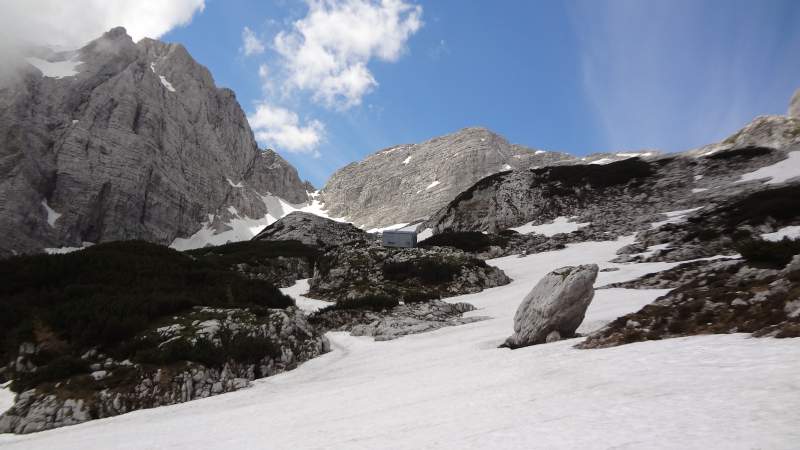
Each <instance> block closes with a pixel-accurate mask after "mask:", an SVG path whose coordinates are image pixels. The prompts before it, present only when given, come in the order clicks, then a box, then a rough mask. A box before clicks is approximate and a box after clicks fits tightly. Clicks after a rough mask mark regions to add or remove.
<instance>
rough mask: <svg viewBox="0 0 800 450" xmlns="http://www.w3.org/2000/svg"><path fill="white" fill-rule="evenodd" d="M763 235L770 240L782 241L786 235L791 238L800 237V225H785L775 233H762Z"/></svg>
mask: <svg viewBox="0 0 800 450" xmlns="http://www.w3.org/2000/svg"><path fill="white" fill-rule="evenodd" d="M761 237H762V238H764V239H766V240H768V241H781V240H783V238H785V237H788V238H789V239H796V238H800V226H798V225H792V226H788V227H783V228H781V229H779V230H778V231H776V232H774V233H766V234H762V235H761Z"/></svg>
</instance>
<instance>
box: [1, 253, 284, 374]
mask: <svg viewBox="0 0 800 450" xmlns="http://www.w3.org/2000/svg"><path fill="white" fill-rule="evenodd" d="M0 279H2V280H3V282H2V283H0V324H1V325H2V329H0V339H2V347H1V348H2V352H3V353H2V354H1V355H0V357H2V359H3V360H9V359H10V358H12V357H13V356H14V354H15V352H16V348H17V347H18V346H19V343H20V342H21V341H22V340H26V339H32V338H33V333H32V326H31V324H32V323H33V322H34V321H39V322H40V323H41V325H42V326H43V327H45V328H46V329H48V330H50V331H52V332H53V333H54V334H55V336H56V337H57V338H58V339H59V340H61V341H64V342H65V343H66V344H67V347H68V350H69V351H70V352H73V353H77V352H78V351H79V350H80V349H84V348H88V347H100V348H103V349H106V350H111V349H112V348H113V347H115V346H117V345H118V344H120V343H122V342H123V341H125V340H127V339H129V338H131V337H133V336H135V335H136V334H138V333H140V332H142V331H144V330H145V329H146V328H147V327H149V326H151V325H152V324H153V323H155V321H157V320H158V319H159V318H161V317H165V316H170V315H174V314H177V313H179V312H182V311H185V310H187V309H189V308H191V307H193V306H213V307H251V306H252V307H269V308H285V307H287V306H290V305H293V304H294V302H293V301H292V299H291V298H289V297H287V296H285V295H283V294H282V293H281V292H280V291H279V290H278V289H277V288H276V287H275V286H273V285H272V284H270V283H268V282H266V281H260V280H249V279H246V278H244V277H241V276H239V275H238V274H237V273H235V272H233V271H230V270H227V269H226V268H222V267H220V266H219V265H216V264H214V263H210V262H208V261H203V260H202V259H200V260H198V259H196V258H193V257H190V256H188V255H186V254H183V253H180V252H177V251H174V250H171V249H169V248H167V247H163V246H160V245H155V244H150V243H146V242H140V241H128V242H113V243H108V244H101V245H96V246H94V247H90V248H88V249H86V250H82V251H79V252H75V253H70V254H66V255H34V256H19V257H13V258H8V259H4V260H0ZM52 363H53V362H50V364H52Z"/></svg>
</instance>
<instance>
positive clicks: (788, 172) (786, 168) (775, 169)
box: [737, 151, 800, 184]
mask: <svg viewBox="0 0 800 450" xmlns="http://www.w3.org/2000/svg"><path fill="white" fill-rule="evenodd" d="M787 156H788V157H787V158H786V159H784V160H783V161H778V162H777V163H775V164H773V165H771V166H767V167H762V168H760V169H758V170H756V171H754V172H750V173H746V174H744V175H742V177H741V178H740V179H739V181H737V183H742V182H745V181H753V180H761V179H764V178H769V179H770V180H769V181H767V184H778V183H783V182H784V181H787V180H789V179H791V178H795V177H800V151H793V152H789V154H788V155H787Z"/></svg>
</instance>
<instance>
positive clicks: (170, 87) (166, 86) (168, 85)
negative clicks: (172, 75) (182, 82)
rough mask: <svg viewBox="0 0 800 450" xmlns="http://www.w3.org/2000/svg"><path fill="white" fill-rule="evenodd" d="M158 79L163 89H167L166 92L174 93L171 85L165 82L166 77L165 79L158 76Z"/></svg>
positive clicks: (162, 76)
mask: <svg viewBox="0 0 800 450" xmlns="http://www.w3.org/2000/svg"><path fill="white" fill-rule="evenodd" d="M158 79H160V80H161V84H162V85H164V87H165V88H167V90H168V91H170V92H175V87H173V86H172V83H170V82H169V81H167V77H165V76H164V75H159V76H158Z"/></svg>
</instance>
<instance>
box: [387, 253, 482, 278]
mask: <svg viewBox="0 0 800 450" xmlns="http://www.w3.org/2000/svg"><path fill="white" fill-rule="evenodd" d="M476 261H477V260H476ZM460 272H461V265H459V264H456V263H452V262H449V261H442V260H438V259H435V258H431V257H427V258H420V259H415V260H409V261H401V262H387V263H384V264H383V276H384V278H386V279H387V280H390V281H397V282H404V281H407V280H410V279H418V280H420V281H422V282H423V283H425V284H437V283H446V282H449V281H452V280H453V278H455V277H456V275H458V274H459V273H460Z"/></svg>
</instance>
